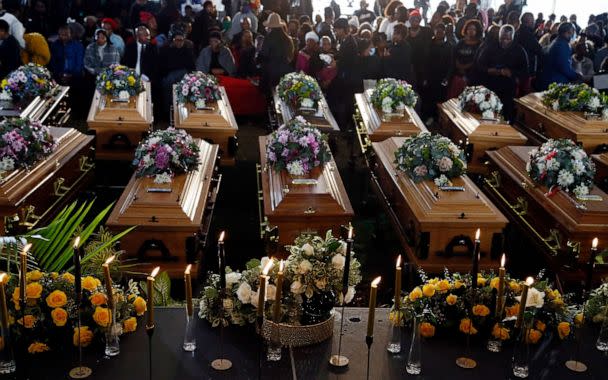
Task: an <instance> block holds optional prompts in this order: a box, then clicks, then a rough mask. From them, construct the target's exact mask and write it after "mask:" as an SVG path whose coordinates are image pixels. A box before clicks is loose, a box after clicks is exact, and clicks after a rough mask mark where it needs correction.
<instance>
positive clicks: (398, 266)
mask: <svg viewBox="0 0 608 380" xmlns="http://www.w3.org/2000/svg"><path fill="white" fill-rule="evenodd" d="M400 267H401V255H399V256H397V268H400Z"/></svg>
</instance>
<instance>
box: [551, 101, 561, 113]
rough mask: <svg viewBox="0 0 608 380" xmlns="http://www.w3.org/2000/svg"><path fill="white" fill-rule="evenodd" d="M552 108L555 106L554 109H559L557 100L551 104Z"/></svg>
mask: <svg viewBox="0 0 608 380" xmlns="http://www.w3.org/2000/svg"><path fill="white" fill-rule="evenodd" d="M551 108H553V110H554V111H559V102H558V101H557V100H556V101H554V102H553V104H551Z"/></svg>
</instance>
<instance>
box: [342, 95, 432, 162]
mask: <svg viewBox="0 0 608 380" xmlns="http://www.w3.org/2000/svg"><path fill="white" fill-rule="evenodd" d="M372 92H373V89H369V90H366V91H365V92H364V93H362V94H355V103H356V108H355V116H354V118H355V125H356V127H357V137H358V138H359V144H360V146H361V151H362V152H363V153H365V152H367V150H368V149H369V148H370V147H371V144H372V142H379V141H384V140H386V139H388V138H389V137H393V136H412V135H415V134H418V133H420V132H426V131H427V129H426V126H425V125H424V123H423V122H422V120H421V119H420V116H418V114H417V113H416V111H414V109H413V108H412V107H406V108H405V114H404V116H402V117H399V116H392V117H384V118H383V116H382V115H381V114H379V113H378V110H377V109H376V108H375V107H374V106H373V105H372V103H371V93H372Z"/></svg>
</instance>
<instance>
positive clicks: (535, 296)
mask: <svg viewBox="0 0 608 380" xmlns="http://www.w3.org/2000/svg"><path fill="white" fill-rule="evenodd" d="M544 304H545V292H541V291H539V290H537V289H536V288H530V289H528V298H526V307H535V308H537V309H540V308H541V307H543V305H544Z"/></svg>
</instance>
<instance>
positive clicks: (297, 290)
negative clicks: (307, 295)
mask: <svg viewBox="0 0 608 380" xmlns="http://www.w3.org/2000/svg"><path fill="white" fill-rule="evenodd" d="M289 290H291V292H292V293H293V294H302V293H304V287H303V286H302V283H301V282H300V281H297V280H296V281H294V282H292V283H291V285H290V286H289Z"/></svg>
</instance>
